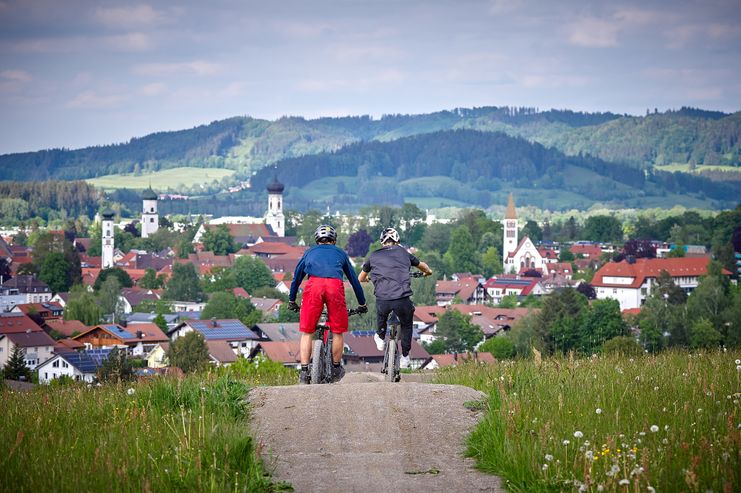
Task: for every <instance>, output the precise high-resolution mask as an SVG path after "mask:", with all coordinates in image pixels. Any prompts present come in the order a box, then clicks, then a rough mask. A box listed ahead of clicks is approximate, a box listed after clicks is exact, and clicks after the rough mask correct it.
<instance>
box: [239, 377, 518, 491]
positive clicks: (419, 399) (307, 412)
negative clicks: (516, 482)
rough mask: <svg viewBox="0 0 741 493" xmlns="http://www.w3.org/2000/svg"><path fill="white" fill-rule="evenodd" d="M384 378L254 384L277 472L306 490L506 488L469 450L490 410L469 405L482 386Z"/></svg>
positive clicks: (261, 437) (256, 415) (255, 406)
mask: <svg viewBox="0 0 741 493" xmlns="http://www.w3.org/2000/svg"><path fill="white" fill-rule="evenodd" d="M379 377H380V375H378V374H371V373H348V374H347V376H345V378H344V379H343V381H342V382H341V383H339V384H333V385H303V386H298V385H296V386H290V387H260V388H255V389H254V390H252V392H251V393H250V402H251V404H252V423H253V429H254V433H255V436H256V438H257V441H258V443H261V444H262V447H263V448H262V456H263V459H265V461H266V465H267V466H268V468H269V469H272V470H273V473H274V477H275V479H276V480H284V481H288V482H290V483H291V484H292V485H293V487H294V488H295V491H297V492H307V491H323V492H356V491H357V492H361V491H362V492H375V491H378V492H383V491H425V492H435V491H444V492H446V493H453V492H459V491H465V492H468V491H490V492H499V491H504V490H503V488H501V486H500V480H499V479H498V478H497V477H495V476H490V475H487V474H484V473H481V472H478V471H476V470H475V469H474V468H473V465H474V464H473V461H472V460H471V459H465V458H464V457H463V451H464V449H465V444H464V442H465V439H466V436H467V434H468V432H469V431H470V430H471V428H472V426H474V425H475V424H476V422H477V420H478V419H479V417H480V416H479V415H478V414H477V413H476V412H473V411H471V410H469V409H467V408H466V407H464V405H463V403H464V402H467V401H475V400H480V399H481V398H482V397H483V394H482V393H481V392H478V391H476V390H473V389H471V388H468V387H463V386H459V385H434V384H425V383H419V382H403V381H402V382H401V383H397V384H391V383H385V382H380V381H379V380H380V378H379Z"/></svg>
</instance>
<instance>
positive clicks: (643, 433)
mask: <svg viewBox="0 0 741 493" xmlns="http://www.w3.org/2000/svg"><path fill="white" fill-rule="evenodd" d="M638 434H639V435H641V436H642V437H645V436H646V432H645V431H642V432H640V433H638Z"/></svg>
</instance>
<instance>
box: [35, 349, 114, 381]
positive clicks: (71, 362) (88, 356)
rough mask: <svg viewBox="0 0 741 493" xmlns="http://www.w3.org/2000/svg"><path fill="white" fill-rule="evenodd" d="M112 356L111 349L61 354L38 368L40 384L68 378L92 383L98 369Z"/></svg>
mask: <svg viewBox="0 0 741 493" xmlns="http://www.w3.org/2000/svg"><path fill="white" fill-rule="evenodd" d="M108 354H110V349H93V350H89V351H69V352H62V353H59V354H57V355H55V356H53V357H52V358H50V359H48V360H47V361H45V362H44V363H42V364H41V365H39V366H38V367H37V368H36V371H37V372H38V374H39V383H43V384H48V383H50V382H51V381H52V380H54V379H55V378H60V377H62V376H66V377H69V378H71V379H72V380H75V381H81V382H88V383H92V382H93V381H94V380H95V377H96V373H97V371H98V368H100V366H101V365H102V362H103V360H104V359H105V358H107V357H108Z"/></svg>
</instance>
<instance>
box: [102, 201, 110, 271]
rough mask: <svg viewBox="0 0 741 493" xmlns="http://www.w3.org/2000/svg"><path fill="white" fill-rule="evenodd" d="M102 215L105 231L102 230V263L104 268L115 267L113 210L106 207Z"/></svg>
mask: <svg viewBox="0 0 741 493" xmlns="http://www.w3.org/2000/svg"><path fill="white" fill-rule="evenodd" d="M102 216H103V220H102V221H101V226H102V228H103V231H102V232H101V239H102V242H103V245H102V251H103V257H102V259H101V262H100V264H101V267H102V268H104V269H107V268H109V267H113V211H112V210H110V209H106V210H104V211H103V213H102Z"/></svg>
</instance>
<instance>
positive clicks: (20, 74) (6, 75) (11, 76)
mask: <svg viewBox="0 0 741 493" xmlns="http://www.w3.org/2000/svg"><path fill="white" fill-rule="evenodd" d="M0 78H2V79H4V80H8V81H13V82H30V81H31V80H32V79H33V77H31V74H29V73H28V72H26V71H25V70H3V71H2V72H0Z"/></svg>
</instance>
